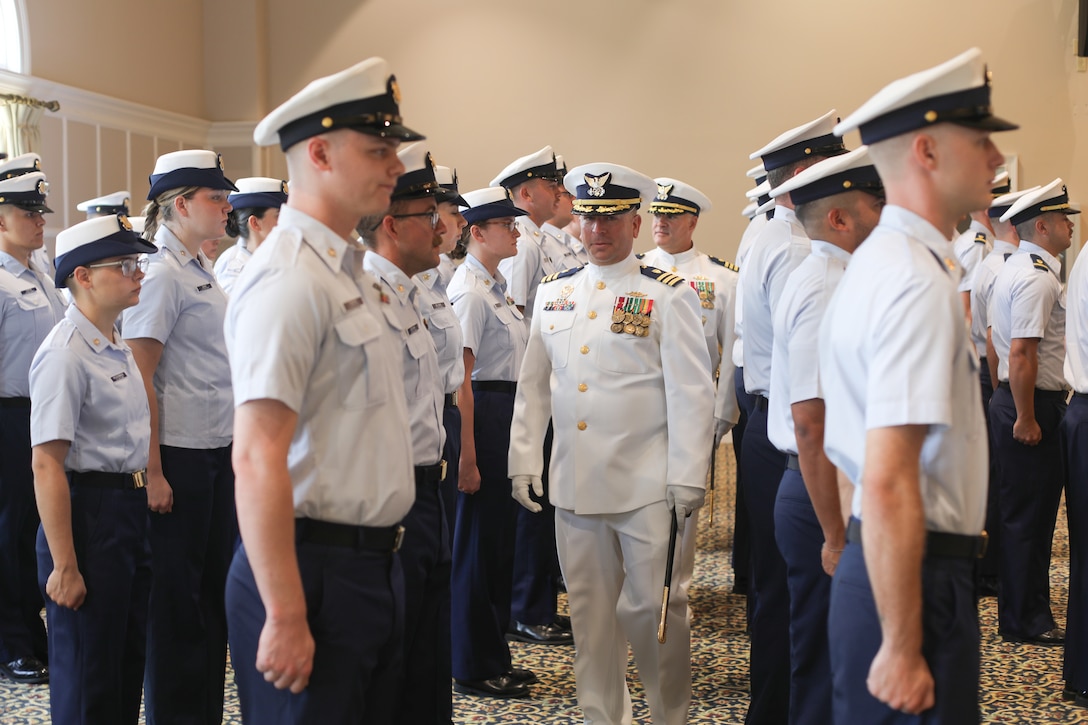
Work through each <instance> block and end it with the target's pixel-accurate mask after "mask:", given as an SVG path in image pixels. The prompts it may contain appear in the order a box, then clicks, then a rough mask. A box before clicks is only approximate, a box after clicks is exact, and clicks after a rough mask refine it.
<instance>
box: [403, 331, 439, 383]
mask: <svg viewBox="0 0 1088 725" xmlns="http://www.w3.org/2000/svg"><path fill="white" fill-rule="evenodd" d="M406 344H407V347H408V359H406V360H405V362H404V365H405V369H404V389H405V391H407V392H408V393H409V395H410V396H411V397H412V398H413V399H419V398H420V397H422V396H423V395H425V394H426V392H427V388H428V387H429V386H428V385H427V383H428V381H427V378H426V376H424V374H423V372H424V371H423V360H424V355H426V354H427V348H431V349H434V342H433V341H432V339H431V336H430V335H429V334H428V333H427V330H426V329H425V328H424V327H423V326H422V325H420V326H419V327H418V329H415V330H412V329H409V330H408V339H407V343H406ZM430 382H434V381H430ZM413 391H414V392H413Z"/></svg>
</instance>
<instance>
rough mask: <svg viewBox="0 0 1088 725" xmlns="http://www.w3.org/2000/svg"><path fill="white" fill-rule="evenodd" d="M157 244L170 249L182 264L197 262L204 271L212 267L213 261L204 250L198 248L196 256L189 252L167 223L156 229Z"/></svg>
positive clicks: (161, 247) (160, 247)
mask: <svg viewBox="0 0 1088 725" xmlns="http://www.w3.org/2000/svg"><path fill="white" fill-rule="evenodd" d="M155 244H156V245H158V247H159V249H169V250H170V252H171V253H172V254H173V255H174V256H175V257H177V258H178V259H180V260H181V262H182V264H189V263H190V262H195V263H196V266H197V267H199V268H200V269H202V270H204V271H209V270H211V268H212V265H211V262H210V261H209V260H208V258H207V257H205V256H204V252H203V251H201V250H197V253H196V254H197V256H196V257H195V258H194V257H193V256H192V255H191V254H189V250H188V249H186V248H185V245H184V244H182V242H181V240H180V239H178V237H177V235H176V234H174V232H173V231H171V229H170V227H168V226H166V225H165V224H160V225H159V228H158V229H157V230H156V231H155Z"/></svg>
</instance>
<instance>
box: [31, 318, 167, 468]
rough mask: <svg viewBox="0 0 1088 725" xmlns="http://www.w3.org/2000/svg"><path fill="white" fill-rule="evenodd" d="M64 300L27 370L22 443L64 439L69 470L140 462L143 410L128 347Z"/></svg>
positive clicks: (145, 435) (145, 436)
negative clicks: (26, 424) (26, 433)
mask: <svg viewBox="0 0 1088 725" xmlns="http://www.w3.org/2000/svg"><path fill="white" fill-rule="evenodd" d="M114 336H115V337H116V338H117V342H110V340H109V338H108V337H107V336H106V335H103V334H102V331H101V330H99V329H98V328H97V327H95V326H94V325H93V324H92V323H91V321H90V320H88V319H87V318H86V317H85V316H84V314H83V313H82V312H80V311H79V308H78V307H76V306H75V305H72V306H71V307H69V308H68V311H67V312H66V313H65V315H64V319H63V320H61V321H60V322H59V323H58V324H57V326H56V327H55V328H53V331H52V332H51V333H50V334H49V336H48V337H47V338H46V339H45V342H43V343H42V346H41V347H40V348H39V349H38V352H37V354H36V355H35V356H34V362H33V364H32V365H31V368H30V398H31V402H32V407H31V411H30V443H31V445H35V446H37V445H41V444H43V443H48V442H50V441H68V442H70V443H71V448H69V449H68V455H67V457H66V458H65V459H64V468H65V469H66V470H69V471H103V472H106V473H131V472H133V471H139V470H141V469H144V468H147V455H148V449H149V447H150V445H151V412H150V410H149V409H148V406H147V395H146V394H145V393H144V383H143V378H141V377H140V370H139V368H137V367H136V360H135V359H134V358H133V357H132V351H131V350H130V349H129V347H128V345H126V344H125V342H124V341H123V340H122V339H121V336H120V334H116V333H115V335H114Z"/></svg>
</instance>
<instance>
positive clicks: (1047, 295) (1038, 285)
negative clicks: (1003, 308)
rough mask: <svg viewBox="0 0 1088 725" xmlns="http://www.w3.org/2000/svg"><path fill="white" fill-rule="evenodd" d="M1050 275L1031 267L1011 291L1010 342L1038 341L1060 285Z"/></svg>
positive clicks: (1056, 299) (1052, 308) (1055, 300)
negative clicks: (1032, 339)
mask: <svg viewBox="0 0 1088 725" xmlns="http://www.w3.org/2000/svg"><path fill="white" fill-rule="evenodd" d="M1056 282H1057V280H1056V279H1054V276H1053V275H1052V274H1050V272H1044V271H1037V270H1036V269H1035V268H1034V267H1032V268H1030V269H1029V272H1028V273H1027V274H1025V275H1022V276H1021V277H1020V279H1018V280H1017V282H1016V284H1015V285H1014V286H1013V288H1012V328H1011V329H1012V334H1011V337H1012V339H1014V340H1015V339H1018V338H1031V337H1037V338H1042V337H1043V335H1044V333H1045V332H1046V325H1047V322H1049V320H1050V316H1051V314H1052V312H1053V310H1054V303H1055V302H1057V301H1058V296H1059V295H1060V294H1061V285H1060V284H1056Z"/></svg>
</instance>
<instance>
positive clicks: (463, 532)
mask: <svg viewBox="0 0 1088 725" xmlns="http://www.w3.org/2000/svg"><path fill="white" fill-rule="evenodd" d="M474 398H475V410H474V412H475V440H476V462H477V466H478V467H479V469H480V479H481V480H480V490H479V491H477V492H476V493H474V494H471V495H469V494H465V493H458V494H457V527H456V529H455V530H454V533H453V576H452V579H451V582H450V611H451V615H452V617H451V619H452V622H451V630H452V633H453V676H454V677H455V678H457V679H459V680H487V679H491V678H492V677H498V676H499V675H501V674H503V673H505V672H509V671H510V668H511V661H510V645H508V644H507V642H506V629H507V627H508V626H509V625H510V591H511V584H512V579H513V570H514V522H515V521H516V510H515V509H517V508H518V504H517V502H516V501H514V499H513V498H511V497H510V478H509V476H508V475H507V467H506V463H507V455H508V452H509V448H510V420H511V418H512V417H513V414H514V394H513V393H502V392H492V391H483V390H477V391H475V393H474Z"/></svg>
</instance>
